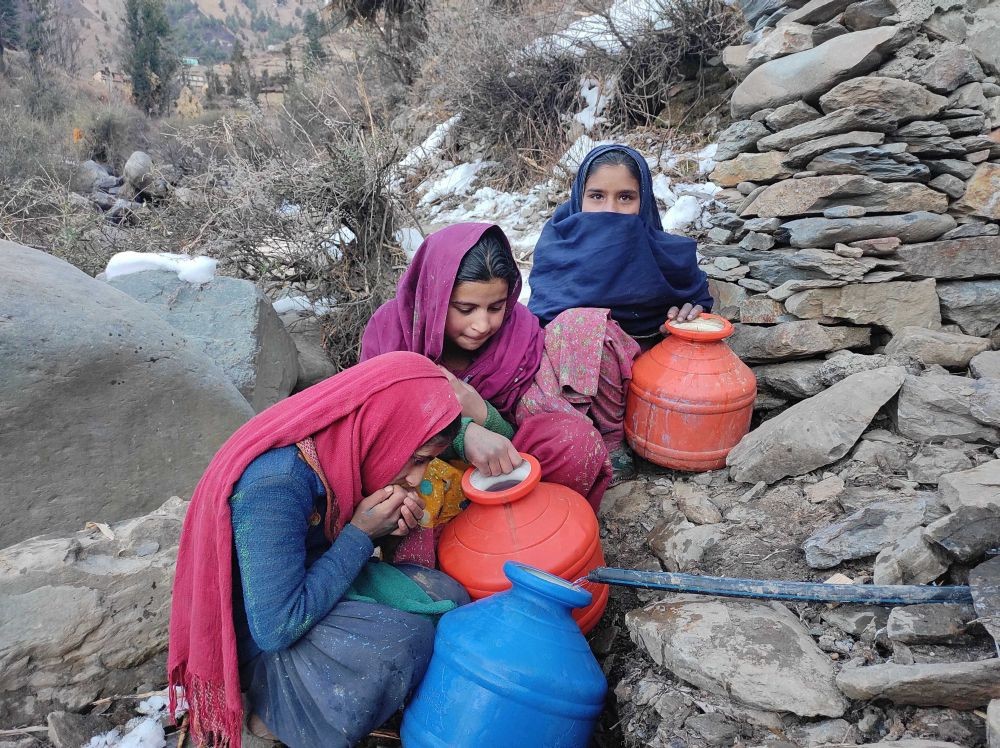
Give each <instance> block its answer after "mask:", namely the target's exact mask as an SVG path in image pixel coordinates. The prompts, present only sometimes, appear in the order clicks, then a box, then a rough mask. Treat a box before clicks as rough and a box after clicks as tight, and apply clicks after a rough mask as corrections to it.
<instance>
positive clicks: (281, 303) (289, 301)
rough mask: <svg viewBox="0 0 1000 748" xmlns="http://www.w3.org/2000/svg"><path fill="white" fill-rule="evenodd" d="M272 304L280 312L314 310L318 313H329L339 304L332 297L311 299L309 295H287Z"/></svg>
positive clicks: (313, 311)
mask: <svg viewBox="0 0 1000 748" xmlns="http://www.w3.org/2000/svg"><path fill="white" fill-rule="evenodd" d="M272 306H273V307H274V311H276V312H277V313H278V314H285V313H286V312H312V313H314V314H316V315H321V314H328V313H329V312H332V311H333V309H334V308H335V307H336V306H337V300H336V299H334V298H332V297H327V298H325V299H319V300H318V301H311V300H310V299H309V297H308V296H285V297H283V298H281V299H277V300H276V301H275V302H274V303H273V304H272Z"/></svg>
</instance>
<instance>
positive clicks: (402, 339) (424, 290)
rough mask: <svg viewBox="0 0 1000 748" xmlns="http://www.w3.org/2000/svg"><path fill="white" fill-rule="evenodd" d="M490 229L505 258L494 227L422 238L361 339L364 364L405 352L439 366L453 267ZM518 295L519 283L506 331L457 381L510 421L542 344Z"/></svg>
mask: <svg viewBox="0 0 1000 748" xmlns="http://www.w3.org/2000/svg"><path fill="white" fill-rule="evenodd" d="M490 229H494V230H495V231H496V233H497V235H498V236H499V237H501V238H502V239H503V246H504V248H505V249H506V250H507V251H508V252H510V243H509V242H508V241H507V237H506V236H504V233H503V231H502V230H501V229H500V228H499V227H498V226H496V225H494V224H491V223H459V224H455V225H454V226H449V227H448V228H444V229H441V230H440V231H435V232H434V233H433V234H431V235H430V236H428V237H427V238H426V239H424V243H423V244H421V245H420V249H418V250H417V253H416V254H415V255H414V256H413V262H411V263H410V267H409V268H407V270H406V272H405V273H403V277H402V278H400V279H399V283H398V284H397V286H396V298H394V299H391V300H390V301H387V302H386V303H385V304H383V305H382V306H380V307H379V308H378V311H376V312H375V314H374V315H372V318H371V320H369V322H368V326H367V327H366V328H365V333H364V335H363V336H362V338H361V360H362V361H365V360H367V359H369V358H372V357H374V356H377V355H379V354H381V353H388V352H390V351H410V352H412V353H420V354H422V355H424V356H427V358H429V359H431V361H434V362H440V360H441V354H442V352H443V351H444V345H445V337H444V326H445V319H446V317H447V315H448V305H449V304H450V302H451V292H452V289H453V288H454V285H455V276H457V275H458V266H459V265H460V264H461V262H462V260H463V259H464V258H465V255H466V254H467V253H468V251H469V250H470V249H472V247H473V245H475V243H476V242H478V241H479V239H480V237H482V235H483V234H485V233H486V232H487V231H489V230H490ZM520 293H521V279H520V277H518V279H517V280H516V281H515V282H514V283H513V284H512V286H511V288H509V289H508V293H507V309H506V311H505V313H504V320H503V325H501V327H500V329H499V330H498V331H497V332H496V334H495V335H494V336H493V337H492V338H490V339H489V340H488V341H487V342H486V343H485V344H484V345H483V347H482V348H480V349H479V351H478V352H477V355H476V358H475V360H474V361H473V362H472V363H471V364H470V365H469V367H468V368H467V369H466V370H465V371H464V372H462V373H461V379H463V380H464V381H465V382H467V383H469V384H470V385H472V386H473V387H474V388H475V390H476V392H478V393H479V394H480V395H481V396H482V397H483V399H484V400H488V401H489V402H491V403H492V404H493V406H494V407H496V409H497V410H499V411H500V413H501V415H503V416H504V417H505V418H507V419H508V420H512V419H513V414H514V410H515V408H516V407H517V402H518V400H520V399H521V395H523V394H524V391H525V390H526V389H527V388H528V387H529V386H530V385H531V382H532V380H533V379H534V377H535V373H536V372H537V371H538V367H539V365H540V363H541V360H542V348H543V346H544V342H545V336H544V333H543V332H542V329H541V327H540V326H539V324H538V320H537V319H536V318H535V315H533V314H532V313H531V312H529V311H528V309H527V307H525V306H524V305H523V304H521V303H519V302H518V300H517V297H518V296H519V295H520Z"/></svg>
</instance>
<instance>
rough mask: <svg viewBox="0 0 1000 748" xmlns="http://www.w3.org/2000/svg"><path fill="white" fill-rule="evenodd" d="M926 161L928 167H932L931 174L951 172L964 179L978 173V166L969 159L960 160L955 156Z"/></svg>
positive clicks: (954, 175) (966, 179)
mask: <svg viewBox="0 0 1000 748" xmlns="http://www.w3.org/2000/svg"><path fill="white" fill-rule="evenodd" d="M925 163H926V165H927V168H928V169H930V172H931V174H934V175H938V174H951V175H952V176H953V177H958V178H959V179H961V180H962V181H968V180H969V179H972V175H973V174H975V173H976V167H975V166H973V165H972V164H970V163H969V162H968V161H959V160H958V159H954V158H942V159H935V160H933V161H927V162H925Z"/></svg>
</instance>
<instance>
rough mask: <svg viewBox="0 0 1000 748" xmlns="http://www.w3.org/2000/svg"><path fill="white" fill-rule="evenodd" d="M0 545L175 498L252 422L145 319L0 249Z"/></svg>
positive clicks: (25, 251)
mask: <svg viewBox="0 0 1000 748" xmlns="http://www.w3.org/2000/svg"><path fill="white" fill-rule="evenodd" d="M0 255H2V256H3V257H4V260H5V272H4V273H3V275H2V276H0V328H2V329H3V334H2V335H0V361H3V366H4V376H3V377H0V475H2V476H3V479H4V490H3V492H0V507H2V508H3V513H4V516H5V517H6V520H5V522H4V523H3V525H2V527H0V547H4V546H7V545H10V544H12V543H16V542H18V541H21V540H24V539H25V538H29V537H31V536H34V535H38V534H40V533H44V532H56V531H63V530H76V529H79V528H81V527H83V525H84V523H86V522H88V521H99V522H109V521H114V520H118V519H123V518H126V517H134V516H137V515H140V514H143V513H145V512H148V511H149V510H151V509H153V508H155V507H157V506H159V505H160V504H161V503H162V502H163V500H164V498H165V497H167V496H171V495H173V494H180V495H187V494H188V493H189V492H190V491H191V490H192V489H193V488H194V486H195V484H196V483H197V481H198V478H199V477H200V476H201V473H202V472H203V471H204V469H205V466H206V465H207V464H208V461H209V460H210V459H211V457H212V455H213V454H214V453H215V451H216V450H217V449H218V448H219V447H220V446H221V445H222V443H223V442H224V441H225V440H226V439H227V438H228V437H229V435H230V434H232V433H233V432H234V431H235V430H236V429H237V428H238V427H239V426H241V425H242V424H243V423H244V422H245V421H246V420H247V419H248V418H250V417H251V416H253V409H252V408H251V407H250V405H249V404H248V403H247V401H246V400H245V399H244V398H243V396H242V395H241V394H240V392H239V390H237V389H236V387H235V386H233V384H232V382H230V381H229V379H228V378H227V377H226V375H225V373H224V372H223V371H222V370H221V369H220V368H219V367H218V366H216V365H215V364H214V363H213V362H212V361H210V360H209V359H208V358H206V357H205V355H204V354H203V353H201V351H199V350H198V348H197V346H195V345H194V344H192V343H190V342H189V341H187V340H186V339H185V337H184V336H183V335H181V334H180V333H179V332H178V331H177V330H175V329H174V328H172V327H171V326H170V325H168V324H167V323H166V322H164V321H163V320H162V319H161V318H160V317H158V316H157V315H156V314H155V313H154V312H153V311H152V310H150V309H149V308H147V307H146V306H145V305H143V304H140V303H139V302H138V301H136V300H135V299H132V298H131V297H129V296H127V295H125V294H123V293H121V292H119V291H116V290H115V289H114V288H111V287H110V286H108V285H107V284H106V283H103V282H101V281H96V280H94V279H93V278H90V277H89V276H87V275H85V274H84V273H82V272H81V271H79V270H77V269H76V268H74V267H73V266H72V265H69V264H68V263H66V262H63V261H62V260H59V259H56V258H55V257H52V256H51V255H48V254H45V253H44V252H40V251H38V250H35V249H29V248H28V247H23V246H20V245H17V244H12V243H10V242H3V241H0Z"/></svg>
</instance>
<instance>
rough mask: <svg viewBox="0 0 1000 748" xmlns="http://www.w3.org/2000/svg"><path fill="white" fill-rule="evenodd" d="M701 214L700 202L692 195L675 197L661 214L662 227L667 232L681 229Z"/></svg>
mask: <svg viewBox="0 0 1000 748" xmlns="http://www.w3.org/2000/svg"><path fill="white" fill-rule="evenodd" d="M699 216H701V202H700V201H699V200H698V198H696V197H695V196H694V195H683V196H681V197H679V198H677V202H675V203H674V204H673V205H672V206H670V209H669V210H668V211H667V212H666V214H664V216H663V229H664V230H665V231H669V232H678V231H683V230H684V229H686V228H688V227H689V226H690V225H691V224H692V223H694V222H695V221H696V220H698V218H699Z"/></svg>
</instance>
